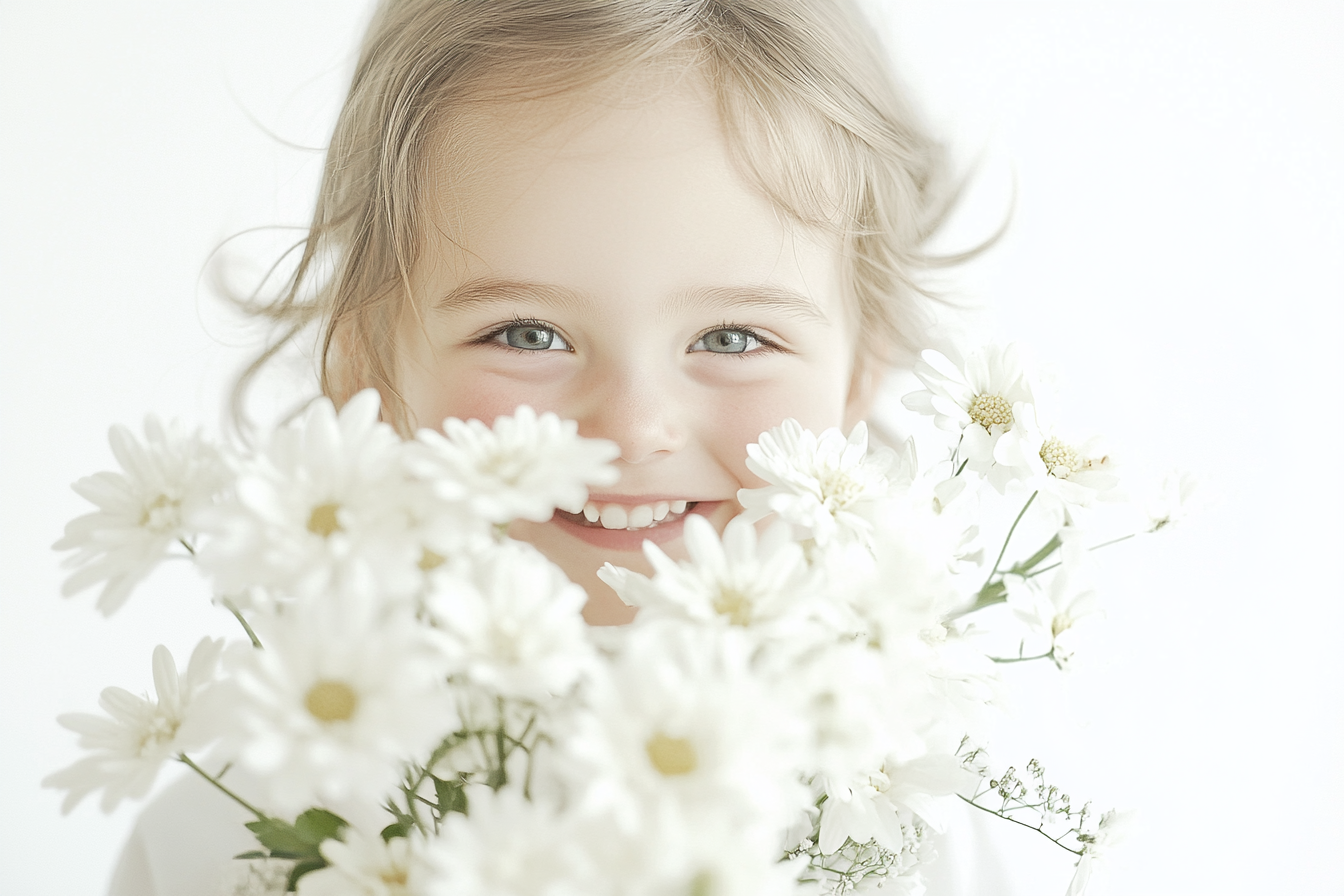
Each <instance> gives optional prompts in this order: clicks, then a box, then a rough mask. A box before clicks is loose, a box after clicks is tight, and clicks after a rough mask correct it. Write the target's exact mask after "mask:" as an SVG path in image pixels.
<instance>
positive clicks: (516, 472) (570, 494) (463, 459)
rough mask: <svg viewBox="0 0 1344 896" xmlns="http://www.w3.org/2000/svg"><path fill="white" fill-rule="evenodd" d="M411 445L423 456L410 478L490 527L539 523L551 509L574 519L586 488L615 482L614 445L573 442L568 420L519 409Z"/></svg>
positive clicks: (575, 428) (426, 433) (455, 424)
mask: <svg viewBox="0 0 1344 896" xmlns="http://www.w3.org/2000/svg"><path fill="white" fill-rule="evenodd" d="M416 438H417V439H418V440H419V442H420V444H421V445H422V446H423V447H424V449H425V451H424V452H423V453H422V454H420V455H419V457H417V459H416V470H417V472H419V473H420V474H421V475H422V476H425V477H427V478H431V479H436V480H438V481H440V482H441V483H442V484H443V487H444V488H446V489H447V490H448V494H447V497H451V498H455V499H456V498H458V497H459V496H461V497H462V498H463V499H464V500H465V501H466V502H467V504H468V505H469V506H470V507H471V509H472V511H473V512H474V513H475V514H477V515H479V516H482V517H484V518H486V519H488V520H489V521H490V522H492V523H507V522H510V521H512V520H515V519H524V520H532V521H534V522H545V521H546V520H548V519H550V518H551V514H552V512H553V511H554V510H555V509H556V508H557V507H559V508H560V509H561V510H567V511H571V512H575V513H577V512H578V511H580V510H582V509H583V503H584V501H585V500H587V498H588V486H590V485H611V484H612V483H614V482H615V481H616V480H617V478H618V477H619V475H620V474H619V473H618V472H617V470H616V468H615V467H613V466H611V465H610V462H611V461H613V460H615V459H616V457H617V456H618V455H619V454H620V448H619V447H618V446H617V445H616V443H615V442H609V441H607V440H605V439H584V438H581V437H580V436H579V425H578V424H577V423H575V422H574V421H573V420H561V419H560V418H559V417H557V416H556V415H555V414H552V413H550V412H547V413H544V414H541V415H540V416H538V415H537V413H536V412H535V411H534V410H532V408H530V407H528V406H527V405H522V406H521V407H519V408H518V410H517V411H515V412H514V414H513V416H512V417H497V418H495V421H494V426H493V427H489V426H486V425H485V424H484V423H482V422H481V421H480V420H467V421H462V420H458V419H456V418H452V417H450V418H449V419H447V420H445V421H443V433H442V434H441V433H438V432H435V431H433V430H428V429H422V430H420V432H419V433H417V434H416Z"/></svg>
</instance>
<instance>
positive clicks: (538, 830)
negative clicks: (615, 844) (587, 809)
mask: <svg viewBox="0 0 1344 896" xmlns="http://www.w3.org/2000/svg"><path fill="white" fill-rule="evenodd" d="M466 791H467V806H468V812H469V814H467V815H462V814H459V813H451V814H449V815H448V816H447V818H445V819H444V823H443V827H442V829H441V831H440V834H439V836H438V837H437V838H436V839H435V841H434V843H433V846H432V848H431V860H432V861H433V863H434V867H435V868H436V869H437V871H438V874H437V877H436V880H435V881H434V883H433V884H431V885H430V886H429V887H427V889H426V890H425V892H426V893H428V894H430V896H504V894H507V896H596V894H604V893H613V896H614V891H613V888H612V887H611V886H610V880H609V876H608V875H605V874H600V873H599V872H598V868H597V867H596V866H595V864H594V859H595V858H597V857H600V856H602V854H603V852H604V851H607V850H610V848H611V846H612V844H611V843H610V842H609V841H606V840H605V839H602V840H599V839H598V837H597V836H595V834H596V832H595V831H590V828H591V827H592V825H591V824H590V823H589V821H588V819H585V818H582V817H579V816H575V815H573V814H572V813H565V812H561V811H560V810H558V809H556V808H555V807H554V806H552V805H550V804H549V803H546V802H533V801H529V800H527V799H524V797H523V795H522V794H521V793H520V792H519V791H518V790H517V789H515V788H512V787H505V788H502V789H500V790H499V791H498V792H494V791H491V790H490V788H488V787H485V786H484V785H469V786H468V787H467V788H466Z"/></svg>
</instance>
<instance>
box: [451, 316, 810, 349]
mask: <svg viewBox="0 0 1344 896" xmlns="http://www.w3.org/2000/svg"><path fill="white" fill-rule="evenodd" d="M514 327H535V328H537V329H538V330H549V331H550V332H552V333H554V334H556V335H557V336H559V337H560V338H561V339H564V340H565V342H566V343H567V344H568V343H569V340H568V339H566V338H565V336H564V334H562V333H561V332H560V331H559V330H558V329H557V328H556V327H555V325H554V324H548V323H546V321H544V320H537V319H536V318H534V317H515V318H513V319H512V320H510V321H508V322H507V323H501V324H499V325H497V326H495V327H492V328H490V330H489V331H488V332H486V333H483V334H481V336H479V337H478V338H477V339H475V340H473V342H474V343H475V344H477V345H498V346H500V347H501V348H506V349H508V350H510V351H515V352H521V353H523V354H534V352H531V351H529V350H528V349H525V348H517V347H515V346H512V345H508V344H507V343H504V342H500V341H499V337H500V336H502V335H504V333H506V332H508V331H509V330H511V329H513V328H514ZM719 330H734V331H736V332H738V333H745V334H746V335H747V336H749V337H751V338H752V339H755V340H756V342H757V344H758V348H756V349H754V350H752V351H749V352H709V351H706V352H705V354H712V355H733V356H734V357H739V358H740V357H744V356H747V355H756V354H761V353H763V352H781V351H784V350H785V349H784V348H783V347H782V346H780V345H778V344H777V343H775V342H773V341H772V340H770V339H767V338H766V337H765V336H762V335H761V334H760V332H758V331H757V330H755V329H754V328H752V327H748V326H745V325H743V324H735V323H731V322H729V321H726V320H725V321H724V322H723V323H721V324H717V325H715V326H712V327H708V328H706V329H704V330H701V331H700V332H699V333H697V334H696V337H695V338H694V339H692V340H691V345H695V344H696V343H697V342H699V341H700V340H702V339H704V338H705V337H706V336H708V335H709V334H710V333H716V332H718V331H719ZM567 351H569V352H573V351H574V349H573V348H572V347H571V348H569V349H567ZM686 354H688V355H689V354H699V353H698V352H692V351H691V350H690V348H689V347H687V349H686Z"/></svg>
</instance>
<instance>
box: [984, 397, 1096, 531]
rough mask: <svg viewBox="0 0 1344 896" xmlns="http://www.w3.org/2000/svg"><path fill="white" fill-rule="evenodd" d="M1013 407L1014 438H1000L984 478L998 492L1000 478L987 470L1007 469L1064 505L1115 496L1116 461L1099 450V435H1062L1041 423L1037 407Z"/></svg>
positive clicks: (1030, 486) (1080, 503)
mask: <svg viewBox="0 0 1344 896" xmlns="http://www.w3.org/2000/svg"><path fill="white" fill-rule="evenodd" d="M1018 410H1019V413H1018V418H1019V422H1020V426H1019V427H1018V431H1017V432H1016V433H1015V436H1016V438H1014V439H1012V440H1011V441H1010V440H1009V439H1008V438H1006V437H1005V439H1004V440H1003V441H1001V442H1000V443H999V448H998V451H997V452H996V453H995V459H996V460H997V461H998V464H997V468H996V469H995V470H994V471H991V476H990V481H991V482H992V483H994V484H995V486H996V487H998V489H999V491H1003V482H1002V480H997V479H996V478H995V477H994V475H993V474H994V473H998V472H1000V469H1008V470H1012V471H1013V472H1012V475H1014V476H1016V477H1018V478H1021V479H1023V480H1024V481H1025V482H1026V485H1027V487H1028V488H1031V489H1034V490H1040V491H1042V492H1044V493H1045V494H1048V495H1051V496H1052V497H1054V498H1056V499H1057V500H1059V501H1060V502H1062V503H1063V504H1065V505H1066V506H1072V507H1089V506H1091V505H1092V504H1094V503H1095V502H1096V501H1098V500H1103V501H1105V500H1110V499H1112V498H1114V497H1116V496H1117V494H1118V493H1117V487H1118V486H1119V484H1120V479H1119V477H1118V476H1117V475H1116V468H1117V464H1116V462H1115V460H1114V459H1113V458H1112V457H1111V456H1110V455H1109V453H1108V452H1107V451H1105V450H1104V449H1103V447H1102V442H1101V439H1099V438H1096V437H1093V438H1090V439H1087V440H1085V441H1072V440H1066V439H1064V438H1062V437H1060V436H1059V435H1058V434H1057V432H1056V430H1055V428H1053V427H1045V426H1042V425H1041V423H1040V420H1039V409H1038V408H1037V407H1035V406H1032V405H1023V406H1021V407H1020V408H1019V409H1018ZM1066 510H1067V507H1066Z"/></svg>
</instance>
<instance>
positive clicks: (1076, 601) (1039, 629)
mask: <svg viewBox="0 0 1344 896" xmlns="http://www.w3.org/2000/svg"><path fill="white" fill-rule="evenodd" d="M1060 535H1061V538H1063V540H1064V541H1065V544H1064V545H1063V547H1062V548H1061V557H1062V558H1063V561H1064V562H1063V565H1062V566H1060V568H1059V569H1057V570H1055V571H1054V573H1053V575H1051V576H1050V577H1049V583H1048V584H1042V582H1041V577H1037V578H1032V579H1024V578H1022V577H1021V576H1008V577H1006V578H1005V579H1004V584H1005V585H1006V586H1007V588H1008V606H1009V607H1011V608H1012V610H1013V613H1014V615H1016V616H1017V618H1018V619H1020V620H1021V621H1022V622H1024V623H1026V625H1027V627H1028V628H1029V629H1030V630H1031V631H1032V632H1034V633H1035V634H1037V635H1038V636H1039V637H1040V638H1041V639H1042V640H1043V641H1044V642H1045V643H1046V644H1048V645H1049V646H1048V647H1047V648H1046V649H1045V650H1044V651H1043V652H1047V653H1050V654H1051V656H1052V658H1053V659H1054V661H1055V663H1056V665H1058V666H1060V667H1061V668H1063V667H1064V666H1066V665H1067V664H1068V663H1069V661H1070V660H1071V659H1072V658H1073V656H1074V654H1075V653H1076V651H1077V647H1078V636H1079V629H1078V623H1079V622H1082V621H1084V620H1088V621H1091V620H1093V619H1094V618H1096V617H1098V616H1100V615H1101V613H1102V607H1101V600H1100V598H1099V597H1098V595H1097V591H1096V588H1094V587H1093V586H1092V585H1091V584H1090V583H1089V581H1088V578H1087V577H1086V576H1085V575H1083V574H1082V573H1081V572H1080V569H1079V567H1080V566H1081V565H1082V558H1081V555H1082V554H1083V553H1084V552H1085V550H1086V549H1085V548H1084V547H1083V545H1082V540H1081V539H1082V538H1083V535H1082V533H1081V532H1078V531H1077V530H1075V529H1065V530H1064V531H1062V532H1061V533H1060Z"/></svg>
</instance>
